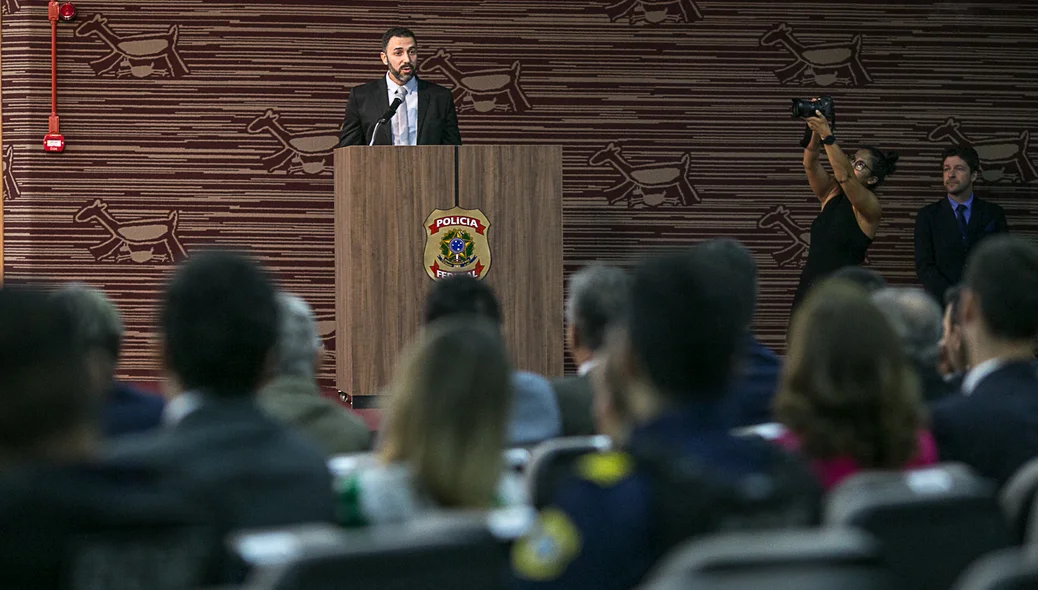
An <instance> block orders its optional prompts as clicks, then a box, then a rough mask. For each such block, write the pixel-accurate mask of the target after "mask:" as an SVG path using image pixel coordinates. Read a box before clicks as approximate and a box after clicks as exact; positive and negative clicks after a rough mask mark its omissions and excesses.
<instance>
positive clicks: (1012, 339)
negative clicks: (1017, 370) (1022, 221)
mask: <svg viewBox="0 0 1038 590" xmlns="http://www.w3.org/2000/svg"><path fill="white" fill-rule="evenodd" d="M964 274H965V277H964V279H963V292H962V295H961V301H960V319H961V320H962V325H963V328H964V330H965V334H966V340H967V342H968V344H969V354H970V365H972V366H976V365H978V364H980V363H981V362H983V361H985V360H989V359H992V358H996V357H998V358H1008V357H1013V358H1016V357H1024V358H1026V357H1028V356H1030V355H1031V354H1032V350H1031V345H1032V342H1033V340H1034V337H1035V334H1036V333H1038V246H1035V245H1034V244H1033V243H1031V242H1028V241H1026V240H1024V239H1022V238H1018V237H1016V236H1008V235H999V236H992V237H990V238H987V239H985V240H984V241H982V242H981V243H980V244H979V245H977V247H976V248H975V249H974V250H973V252H972V253H971V254H970V257H969V259H968V260H967V262H966V270H965V273H964Z"/></svg>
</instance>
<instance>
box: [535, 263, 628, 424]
mask: <svg viewBox="0 0 1038 590" xmlns="http://www.w3.org/2000/svg"><path fill="white" fill-rule="evenodd" d="M630 283H631V280H630V278H629V277H628V276H627V273H626V272H625V271H624V270H623V269H621V268H619V267H616V266H610V265H606V264H591V265H589V266H587V267H584V268H582V269H580V270H579V271H577V272H576V274H574V275H573V276H572V277H570V280H569V297H568V298H567V299H566V346H567V348H569V353H570V356H571V357H572V358H573V362H574V363H576V365H577V374H576V375H572V376H569V377H562V378H559V379H553V380H552V382H551V386H552V388H553V389H554V390H555V398H556V400H557V401H558V403H559V412H560V413H561V415H562V436H586V435H590V434H595V422H594V419H593V417H592V409H591V408H592V400H593V398H594V394H593V392H592V390H591V377H590V372H591V370H592V369H593V368H595V367H596V366H597V365H598V364H599V362H600V360H601V358H600V354H601V353H602V352H603V351H604V349H605V342H606V332H607V329H608V328H609V327H610V326H612V325H613V324H614V323H616V322H618V321H619V320H621V319H622V318H623V317H624V315H625V314H626V313H627V306H628V300H629V298H630V297H629V291H630Z"/></svg>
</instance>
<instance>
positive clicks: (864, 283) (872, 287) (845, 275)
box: [829, 265, 887, 293]
mask: <svg viewBox="0 0 1038 590" xmlns="http://www.w3.org/2000/svg"><path fill="white" fill-rule="evenodd" d="M829 278H831V279H841V280H844V281H850V282H852V283H854V284H855V285H858V286H859V287H861V288H862V289H865V291H867V292H869V293H875V292H876V291H879V290H880V289H882V288H883V287H886V286H887V280H886V279H884V278H883V275H881V274H879V273H878V272H876V271H874V270H872V269H871V268H865V267H863V266H856V265H848V266H844V267H841V268H839V269H837V270H836V272H834V273H832V274H831V275H829Z"/></svg>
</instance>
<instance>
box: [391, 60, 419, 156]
mask: <svg viewBox="0 0 1038 590" xmlns="http://www.w3.org/2000/svg"><path fill="white" fill-rule="evenodd" d="M386 88H387V90H389V104H393V101H394V100H396V92H397V90H399V89H400V85H399V84H397V83H396V82H394V81H393V79H392V78H390V77H389V72H386ZM404 88H407V96H406V97H405V98H404V104H402V105H400V107H399V108H404V107H405V106H406V107H407V127H408V128H409V129H410V133H409V135H410V137H411V143H410V144H409V145H416V144H417V143H418V77H417V76H412V77H411V79H410V80H408V81H407V84H404ZM390 123H392V126H393V137H396V136H398V135H399V134H400V130H399V129H397V128H396V125H397V119H396V117H393V118H392V119H390Z"/></svg>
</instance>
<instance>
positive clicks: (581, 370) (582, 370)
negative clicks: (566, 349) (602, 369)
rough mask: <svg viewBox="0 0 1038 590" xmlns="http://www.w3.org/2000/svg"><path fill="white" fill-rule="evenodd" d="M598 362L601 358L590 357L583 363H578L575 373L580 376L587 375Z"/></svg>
mask: <svg viewBox="0 0 1038 590" xmlns="http://www.w3.org/2000/svg"><path fill="white" fill-rule="evenodd" d="M600 362H601V359H596V358H593V357H592V358H590V359H588V360H586V361H584V362H583V363H580V366H579V367H577V375H580V376H584V375H587V374H588V373H590V372H591V371H592V370H593V369H594V368H595V367H597V366H598V364H599V363H600Z"/></svg>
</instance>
